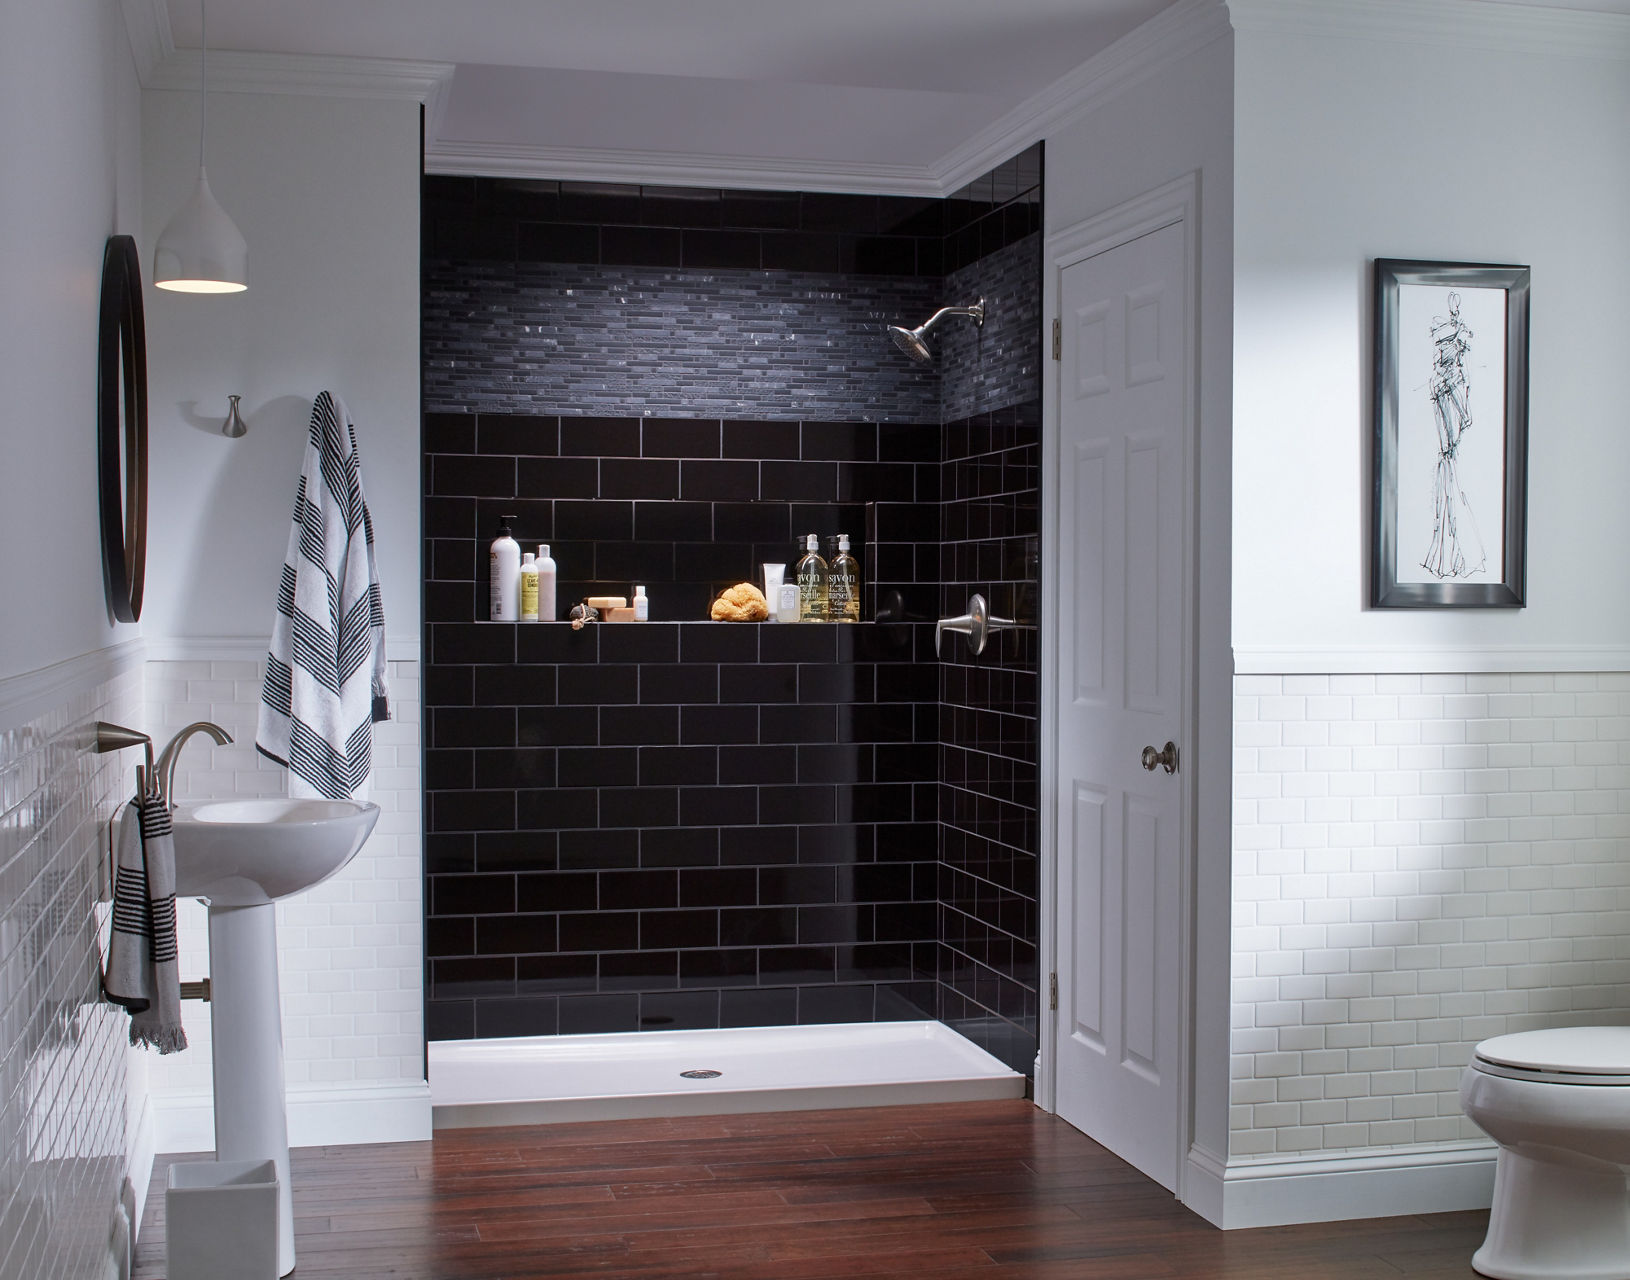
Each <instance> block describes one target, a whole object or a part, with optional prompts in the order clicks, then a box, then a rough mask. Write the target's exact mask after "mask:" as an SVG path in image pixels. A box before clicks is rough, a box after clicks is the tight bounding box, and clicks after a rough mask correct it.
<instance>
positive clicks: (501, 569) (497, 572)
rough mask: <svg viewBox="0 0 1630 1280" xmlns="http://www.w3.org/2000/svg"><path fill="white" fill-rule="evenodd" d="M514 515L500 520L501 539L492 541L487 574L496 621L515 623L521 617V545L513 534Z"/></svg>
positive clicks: (493, 614)
mask: <svg viewBox="0 0 1630 1280" xmlns="http://www.w3.org/2000/svg"><path fill="white" fill-rule="evenodd" d="M513 519H515V517H514V516H499V517H498V536H497V537H496V538H494V539H493V540H492V549H491V551H490V553H489V555H488V557H487V573H488V576H489V578H490V585H491V588H492V612H491V616H492V620H493V621H494V622H514V621H516V620H517V619H518V618H519V617H520V612H521V610H520V605H521V600H520V595H521V544H520V543H518V542H516V541H515V538H514V536H513V534H511V532H510V527H509V522H510V521H511V520H513Z"/></svg>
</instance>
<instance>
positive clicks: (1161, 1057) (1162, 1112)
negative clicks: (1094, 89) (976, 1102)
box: [1055, 223, 1193, 1190]
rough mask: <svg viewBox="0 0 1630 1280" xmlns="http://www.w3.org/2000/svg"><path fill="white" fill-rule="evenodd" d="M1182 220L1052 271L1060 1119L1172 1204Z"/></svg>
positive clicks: (1176, 1136) (1181, 621)
mask: <svg viewBox="0 0 1630 1280" xmlns="http://www.w3.org/2000/svg"><path fill="white" fill-rule="evenodd" d="M1184 270H1185V268H1184V235H1183V226H1182V224H1181V223H1174V224H1172V225H1170V226H1167V227H1164V228H1162V229H1161V230H1159V231H1154V232H1150V233H1149V234H1147V235H1144V236H1140V237H1139V238H1137V239H1135V240H1132V241H1129V242H1128V243H1126V244H1122V245H1118V246H1117V247H1115V248H1113V249H1110V250H1107V251H1105V252H1103V253H1100V254H1098V255H1097V256H1095V257H1092V258H1088V259H1086V260H1085V261H1082V262H1080V263H1077V264H1075V265H1074V266H1071V267H1068V268H1066V269H1065V270H1064V272H1063V275H1062V278H1061V280H1060V294H1059V300H1060V314H1061V318H1062V322H1063V334H1062V350H1061V353H1060V356H1061V367H1060V370H1059V377H1060V385H1059V392H1060V394H1059V419H1060V431H1061V442H1060V443H1061V452H1060V457H1061V458H1062V459H1063V468H1062V475H1061V479H1060V484H1059V507H1060V512H1059V533H1060V538H1059V543H1060V545H1059V549H1058V557H1059V560H1058V565H1059V569H1058V583H1059V597H1060V599H1059V601H1058V611H1059V612H1058V616H1059V618H1060V624H1059V625H1060V635H1059V651H1058V652H1059V678H1058V685H1057V688H1058V700H1059V706H1058V720H1057V723H1058V756H1057V759H1058V778H1059V787H1058V806H1059V811H1058V824H1057V830H1058V877H1059V895H1058V903H1059V913H1060V915H1059V928H1058V960H1059V974H1058V984H1059V985H1058V1004H1059V1007H1058V1014H1057V1021H1056V1023H1055V1027H1056V1034H1057V1036H1058V1046H1057V1047H1058V1058H1057V1062H1058V1094H1057V1106H1058V1113H1059V1115H1061V1116H1063V1117H1064V1118H1065V1119H1066V1120H1068V1121H1069V1122H1070V1123H1071V1124H1073V1125H1075V1126H1076V1127H1077V1128H1079V1129H1081V1130H1083V1131H1084V1132H1086V1133H1087V1134H1089V1135H1091V1136H1092V1137H1093V1138H1095V1139H1097V1140H1098V1141H1099V1142H1101V1143H1103V1144H1104V1145H1105V1146H1106V1147H1108V1148H1109V1149H1110V1150H1111V1151H1114V1152H1115V1153H1116V1154H1117V1155H1119V1156H1121V1157H1122V1158H1123V1159H1125V1160H1126V1161H1128V1162H1129V1163H1131V1164H1133V1165H1135V1166H1137V1168H1139V1169H1141V1170H1142V1171H1143V1172H1144V1173H1146V1174H1148V1175H1149V1176H1150V1177H1151V1178H1154V1179H1155V1180H1156V1181H1158V1182H1160V1183H1161V1184H1162V1185H1163V1186H1166V1187H1169V1188H1172V1189H1174V1190H1175V1188H1176V1186H1177V1173H1178V1164H1179V1155H1180V1153H1179V1150H1178V1148H1179V1143H1180V1141H1181V1134H1182V1133H1183V1132H1185V1129H1184V1125H1183V1114H1182V1112H1183V1108H1184V1106H1185V1105H1186V1102H1185V1099H1184V1097H1183V1093H1182V1072H1181V1069H1180V1068H1181V1062H1180V1054H1181V1053H1182V1036H1181V1032H1182V1026H1181V1008H1180V999H1181V961H1182V954H1183V943H1182V932H1183V921H1182V920H1181V919H1180V912H1181V909H1182V908H1181V902H1182V897H1181V875H1180V872H1181V862H1180V860H1181V858H1182V848H1183V835H1182V832H1183V830H1184V816H1185V815H1184V812H1183V805H1184V799H1183V797H1184V793H1185V791H1186V788H1185V787H1184V786H1183V785H1181V774H1180V773H1179V774H1177V775H1173V774H1170V773H1168V772H1167V770H1166V768H1165V766H1164V764H1163V763H1156V764H1155V768H1154V769H1153V770H1152V771H1151V770H1148V769H1146V768H1145V767H1144V763H1143V750H1144V748H1145V747H1146V746H1152V747H1154V748H1155V749H1156V751H1160V750H1161V749H1163V748H1164V747H1165V745H1166V743H1168V742H1175V743H1176V745H1177V748H1178V758H1177V764H1178V766H1179V769H1180V768H1181V766H1182V764H1183V761H1182V758H1181V751H1182V748H1183V745H1184V744H1183V743H1182V742H1180V741H1178V739H1180V738H1181V736H1182V733H1181V726H1182V725H1183V724H1185V723H1187V719H1186V716H1185V708H1184V705H1183V701H1184V696H1185V695H1184V687H1185V686H1184V678H1183V677H1184V663H1185V661H1186V655H1185V643H1184V637H1185V636H1186V634H1187V631H1188V628H1189V625H1190V611H1189V602H1188V586H1187V583H1186V582H1185V572H1186V570H1185V557H1184V554H1183V551H1184V548H1183V540H1184V537H1185V536H1186V534H1185V529H1186V528H1187V527H1188V521H1187V512H1186V511H1185V505H1184V504H1185V495H1186V494H1187V492H1188V491H1189V487H1188V480H1187V477H1188V475H1189V466H1190V458H1191V457H1192V453H1193V449H1192V441H1191V435H1192V433H1191V430H1190V428H1189V425H1188V423H1187V421H1186V417H1187V414H1186V403H1187V397H1186V396H1185V394H1184V378H1185V370H1186V368H1187V367H1188V362H1187V358H1186V350H1185V344H1186V343H1187V341H1188V317H1187V316H1186V315H1185V306H1184V299H1185V298H1186V297H1187V296H1188V292H1187V282H1186V281H1185V279H1184Z"/></svg>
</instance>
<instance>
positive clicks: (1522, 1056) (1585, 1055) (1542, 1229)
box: [1460, 1027, 1630, 1280]
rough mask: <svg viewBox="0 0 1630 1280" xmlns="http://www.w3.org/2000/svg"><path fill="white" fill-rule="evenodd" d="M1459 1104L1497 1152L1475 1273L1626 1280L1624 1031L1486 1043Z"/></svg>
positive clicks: (1513, 1279)
mask: <svg viewBox="0 0 1630 1280" xmlns="http://www.w3.org/2000/svg"><path fill="white" fill-rule="evenodd" d="M1460 1105H1461V1106H1462V1107H1464V1108H1465V1111H1466V1114H1467V1115H1468V1116H1470V1117H1471V1118H1472V1120H1474V1121H1475V1122H1476V1123H1477V1125H1478V1127H1479V1128H1481V1129H1482V1130H1483V1131H1484V1132H1485V1133H1487V1134H1488V1135H1489V1137H1491V1138H1493V1139H1494V1140H1495V1142H1497V1143H1499V1145H1500V1152H1499V1157H1498V1160H1497V1162H1496V1164H1495V1173H1494V1208H1493V1212H1492V1213H1491V1214H1490V1216H1489V1230H1488V1237H1487V1239H1485V1240H1484V1241H1483V1247H1482V1248H1481V1249H1479V1250H1478V1251H1477V1252H1476V1253H1475V1254H1473V1255H1472V1266H1473V1267H1474V1268H1476V1269H1477V1270H1478V1271H1479V1272H1481V1273H1482V1274H1483V1275H1485V1276H1493V1277H1495V1280H1630V1183H1627V1180H1626V1175H1627V1172H1630V1027H1565V1028H1559V1029H1557V1030H1553V1031H1519V1032H1517V1033H1515V1034H1513V1035H1507V1036H1495V1037H1494V1038H1493V1039H1492V1040H1485V1041H1483V1043H1482V1044H1480V1045H1478V1046H1477V1049H1476V1052H1475V1053H1474V1054H1473V1056H1472V1060H1471V1062H1470V1064H1468V1066H1467V1067H1466V1071H1465V1074H1464V1075H1462V1076H1461V1079H1460Z"/></svg>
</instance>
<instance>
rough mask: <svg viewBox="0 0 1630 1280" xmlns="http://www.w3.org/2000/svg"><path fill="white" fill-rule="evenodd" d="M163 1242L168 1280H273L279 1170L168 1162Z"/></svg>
mask: <svg viewBox="0 0 1630 1280" xmlns="http://www.w3.org/2000/svg"><path fill="white" fill-rule="evenodd" d="M164 1239H165V1247H166V1249H167V1250H168V1253H169V1273H168V1276H169V1280H277V1166H276V1165H275V1164H274V1163H272V1161H270V1160H228V1161H216V1160H195V1161H189V1162H188V1163H186V1164H172V1165H171V1166H170V1178H169V1183H168V1185H167V1186H166V1187H165V1191H164Z"/></svg>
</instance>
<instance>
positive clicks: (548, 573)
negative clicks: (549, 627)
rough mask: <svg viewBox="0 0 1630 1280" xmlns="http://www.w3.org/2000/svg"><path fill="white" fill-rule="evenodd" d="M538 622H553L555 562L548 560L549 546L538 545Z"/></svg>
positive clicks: (545, 544) (545, 543) (544, 544)
mask: <svg viewBox="0 0 1630 1280" xmlns="http://www.w3.org/2000/svg"><path fill="white" fill-rule="evenodd" d="M538 620H539V621H540V622H553V621H554V620H555V562H554V561H553V560H551V559H550V558H549V544H548V543H547V542H543V543H540V544H539V545H538Z"/></svg>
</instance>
